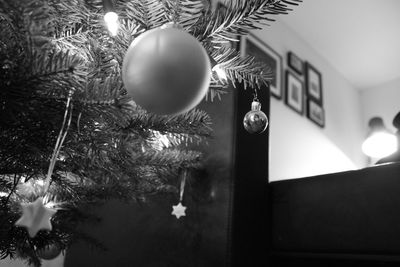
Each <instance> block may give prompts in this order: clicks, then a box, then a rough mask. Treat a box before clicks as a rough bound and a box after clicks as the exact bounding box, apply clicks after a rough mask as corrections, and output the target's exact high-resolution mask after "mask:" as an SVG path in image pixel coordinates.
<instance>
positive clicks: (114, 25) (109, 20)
mask: <svg viewBox="0 0 400 267" xmlns="http://www.w3.org/2000/svg"><path fill="white" fill-rule="evenodd" d="M104 21H105V22H106V25H107V29H108V31H109V32H110V33H111V35H112V36H116V35H117V33H118V14H117V13H115V12H113V11H110V12H107V13H106V14H105V15H104Z"/></svg>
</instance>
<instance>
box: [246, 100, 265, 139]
mask: <svg viewBox="0 0 400 267" xmlns="http://www.w3.org/2000/svg"><path fill="white" fill-rule="evenodd" d="M243 126H244V128H245V129H246V131H248V132H249V133H251V134H253V133H262V132H264V131H265V129H267V127H268V118H267V115H265V113H264V112H262V111H261V103H260V102H258V101H257V100H253V102H252V103H251V110H250V111H249V112H247V113H246V115H245V116H244V119H243Z"/></svg>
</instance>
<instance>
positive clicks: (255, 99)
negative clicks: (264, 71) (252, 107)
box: [253, 88, 259, 102]
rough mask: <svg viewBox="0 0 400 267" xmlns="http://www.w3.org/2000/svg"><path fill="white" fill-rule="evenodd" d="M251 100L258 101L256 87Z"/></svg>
mask: <svg viewBox="0 0 400 267" xmlns="http://www.w3.org/2000/svg"><path fill="white" fill-rule="evenodd" d="M253 101H257V102H259V100H258V95H257V89H256V88H254V93H253Z"/></svg>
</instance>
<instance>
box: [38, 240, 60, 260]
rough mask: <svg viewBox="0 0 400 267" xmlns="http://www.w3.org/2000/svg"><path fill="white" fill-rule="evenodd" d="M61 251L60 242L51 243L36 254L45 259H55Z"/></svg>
mask: <svg viewBox="0 0 400 267" xmlns="http://www.w3.org/2000/svg"><path fill="white" fill-rule="evenodd" d="M60 253H61V248H60V246H59V245H58V244H49V245H47V246H45V247H44V248H42V249H38V250H37V251H36V254H37V255H38V257H39V258H41V259H44V260H52V259H55V258H56V257H57V256H58V255H60Z"/></svg>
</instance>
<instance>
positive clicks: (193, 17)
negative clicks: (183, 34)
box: [164, 0, 204, 31]
mask: <svg viewBox="0 0 400 267" xmlns="http://www.w3.org/2000/svg"><path fill="white" fill-rule="evenodd" d="M164 5H165V10H166V13H167V17H168V19H169V20H170V21H172V22H175V23H178V24H179V25H180V26H182V27H183V28H184V29H185V30H187V31H188V30H190V29H191V27H192V26H193V25H195V24H196V22H197V21H198V20H199V19H200V17H201V16H202V15H203V13H204V3H203V1H202V0H165V1H164Z"/></svg>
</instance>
